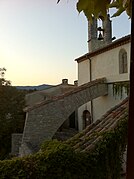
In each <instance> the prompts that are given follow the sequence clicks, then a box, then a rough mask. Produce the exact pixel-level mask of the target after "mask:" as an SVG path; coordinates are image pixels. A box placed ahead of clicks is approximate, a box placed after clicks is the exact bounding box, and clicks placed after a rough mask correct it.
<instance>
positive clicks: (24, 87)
mask: <svg viewBox="0 0 134 179" xmlns="http://www.w3.org/2000/svg"><path fill="white" fill-rule="evenodd" d="M15 87H16V88H17V89H20V90H38V91H40V90H44V89H48V88H50V87H52V85H46V84H43V85H38V86H15Z"/></svg>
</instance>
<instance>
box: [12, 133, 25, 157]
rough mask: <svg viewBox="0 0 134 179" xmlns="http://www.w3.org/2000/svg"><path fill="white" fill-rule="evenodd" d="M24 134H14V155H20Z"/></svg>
mask: <svg viewBox="0 0 134 179" xmlns="http://www.w3.org/2000/svg"><path fill="white" fill-rule="evenodd" d="M22 135H23V134H19V133H14V134H12V150H11V154H12V155H18V153H19V147H20V146H21V142H22Z"/></svg>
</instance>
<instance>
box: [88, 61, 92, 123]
mask: <svg viewBox="0 0 134 179" xmlns="http://www.w3.org/2000/svg"><path fill="white" fill-rule="evenodd" d="M88 60H89V75H90V79H89V80H90V82H91V81H92V63H91V58H88ZM90 102H91V120H92V122H93V100H91V101H90Z"/></svg>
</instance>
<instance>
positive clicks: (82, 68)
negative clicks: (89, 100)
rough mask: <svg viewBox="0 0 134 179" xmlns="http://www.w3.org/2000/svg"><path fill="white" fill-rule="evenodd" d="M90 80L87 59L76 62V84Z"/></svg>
mask: <svg viewBox="0 0 134 179" xmlns="http://www.w3.org/2000/svg"><path fill="white" fill-rule="evenodd" d="M89 81H90V66H89V60H88V59H87V60H84V61H82V62H80V63H78V86H80V85H83V84H84V83H87V82H89Z"/></svg>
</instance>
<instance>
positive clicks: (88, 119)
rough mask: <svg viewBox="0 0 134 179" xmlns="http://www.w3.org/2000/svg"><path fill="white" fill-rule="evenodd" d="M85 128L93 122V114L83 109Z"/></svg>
mask: <svg viewBox="0 0 134 179" xmlns="http://www.w3.org/2000/svg"><path fill="white" fill-rule="evenodd" d="M82 117H83V129H85V128H86V127H87V126H88V125H90V124H91V114H90V112H89V111H88V110H85V111H83V116H82Z"/></svg>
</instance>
